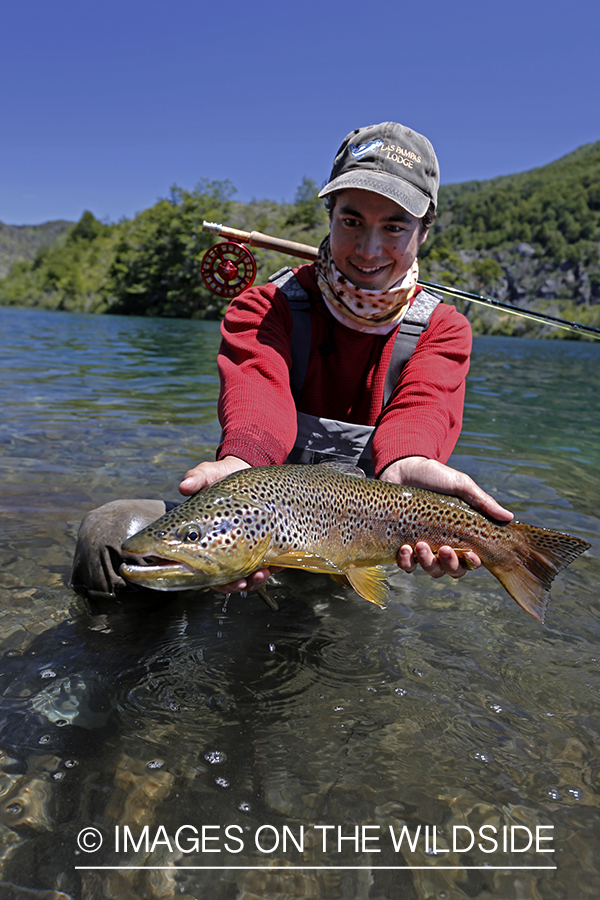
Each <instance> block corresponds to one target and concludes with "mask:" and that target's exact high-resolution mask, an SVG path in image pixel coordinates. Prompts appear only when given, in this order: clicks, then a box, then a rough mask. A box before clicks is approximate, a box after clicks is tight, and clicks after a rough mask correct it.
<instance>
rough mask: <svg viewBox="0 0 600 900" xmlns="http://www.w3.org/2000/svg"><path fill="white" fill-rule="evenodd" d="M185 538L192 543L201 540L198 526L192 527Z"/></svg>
mask: <svg viewBox="0 0 600 900" xmlns="http://www.w3.org/2000/svg"><path fill="white" fill-rule="evenodd" d="M184 540H186V541H188V543H190V544H196V543H197V542H198V541H199V540H200V532H199V531H198V530H197V529H196V528H190V530H189V531H188V532H186V535H185V538H184Z"/></svg>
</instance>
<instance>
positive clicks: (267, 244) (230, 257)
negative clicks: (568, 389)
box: [202, 222, 600, 340]
mask: <svg viewBox="0 0 600 900" xmlns="http://www.w3.org/2000/svg"><path fill="white" fill-rule="evenodd" d="M202 230H203V231H211V232H213V233H214V234H218V235H219V236H220V237H222V238H225V241H226V243H223V244H215V246H214V247H211V248H210V250H209V251H208V253H207V254H206V256H205V257H204V260H208V258H209V256H210V254H211V253H212V254H213V257H212V259H210V262H209V264H208V265H207V268H209V269H210V271H209V272H208V273H207V274H208V278H207V277H205V272H204V268H205V266H204V260H203V263H202V277H203V278H204V281H205V283H206V284H207V286H208V287H209V288H210V289H211V290H213V291H214V292H215V293H218V294H220V296H229V297H233V296H236V294H237V293H239V292H240V291H242V290H244V288H245V287H248V286H249V284H251V283H252V281H253V279H254V275H255V274H256V263H255V261H254V257H253V256H252V254H251V253H250V251H249V250H247V249H246V248H245V247H243V246H241V245H243V244H248V245H249V246H250V247H259V248H261V249H263V250H278V251H279V252H280V253H287V254H289V255H290V256H296V257H299V258H300V259H309V260H314V259H316V258H317V256H318V254H319V250H318V248H317V247H311V246H310V244H300V243H298V242H297V241H286V240H284V239H283V238H276V237H272V236H271V235H269V234H263V233H262V232H260V231H239V230H238V229H237V228H228V227H227V226H226V225H218V224H217V223H216V222H203V223H202ZM218 248H224V249H222V250H219V249H218ZM225 248H226V249H225ZM240 251H242V252H241V253H240ZM244 253H245V254H247V256H248V257H250V259H251V260H252V264H250V262H249V261H248V260H247V259H245V258H244V256H243V254H244ZM252 265H253V267H254V274H253V275H252V278H251V279H250V281H249V282H247V283H244V281H245V279H244V277H243V274H242V275H239V272H240V270H239V267H240V266H242V267H243V268H244V271H245V272H247V274H248V276H250V269H251V268H252ZM209 281H211V282H212V286H211V283H209ZM418 283H419V284H420V285H422V286H423V287H429V288H433V289H434V290H436V291H440V292H441V293H443V294H448V295H449V296H451V297H458V298H459V299H461V300H469V301H471V302H472V303H481V304H482V305H483V306H491V307H492V308H493V309H498V310H502V311H503V312H507V313H510V314H511V315H513V316H521V317H522V318H524V319H531V320H532V321H534V322H542V323H544V324H546V325H552V326H554V327H555V328H565V329H567V330H568V331H574V332H577V333H579V334H587V335H589V336H590V337H592V338H595V339H596V340H600V328H594V327H593V326H592V325H582V324H581V323H580V322H571V321H569V320H568V319H559V318H558V317H557V316H551V315H549V314H548V313H539V312H534V311H533V310H530V309H523V308H522V307H520V306H512V305H511V304H509V303H502V302H501V301H500V300H493V299H492V298H491V297H483V296H482V295H481V294H473V293H471V292H470V291H463V290H461V289H460V288H453V287H446V286H445V285H443V284H435V283H434V282H432V281H422V280H421V279H419V282H418ZM242 284H243V286H240V285H242ZM216 288H220V290H216ZM224 289H227V290H228V293H223V292H222V291H223V290H224Z"/></svg>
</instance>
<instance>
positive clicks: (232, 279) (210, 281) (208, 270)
mask: <svg viewBox="0 0 600 900" xmlns="http://www.w3.org/2000/svg"><path fill="white" fill-rule="evenodd" d="M200 274H201V275H202V280H203V281H204V284H205V285H206V287H207V288H208V289H209V291H212V293H213V294H217V295H218V296H219V297H227V298H228V299H231V298H232V297H237V295H238V294H241V292H242V291H244V290H246V288H247V287H250V285H251V284H252V282H253V281H254V279H255V278H256V260H255V259H254V257H253V256H252V254H251V253H250V251H249V250H248V248H247V247H244V245H243V244H238V243H237V242H235V241H222V242H221V243H220V244H214V246H212V247H211V248H210V250H207V251H206V253H205V254H204V256H203V258H202V263H201V266H200Z"/></svg>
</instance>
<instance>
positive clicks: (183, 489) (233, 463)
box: [179, 456, 250, 497]
mask: <svg viewBox="0 0 600 900" xmlns="http://www.w3.org/2000/svg"><path fill="white" fill-rule="evenodd" d="M249 468H250V465H249V463H247V462H244V460H243V459H238V458H237V456H225V457H223V459H217V460H215V462H201V463H199V464H198V465H197V466H194V468H193V469H188V471H187V472H186V473H185V475H184V476H183V481H182V482H181V484H180V485H179V493H180V494H183V495H184V497H187V496H191V495H192V494H197V493H198V491H200V490H202V488H205V487H208V486H209V484H214V483H215V481H220V480H221V478H225V476H226V475H231V474H232V472H239V470H240V469H249Z"/></svg>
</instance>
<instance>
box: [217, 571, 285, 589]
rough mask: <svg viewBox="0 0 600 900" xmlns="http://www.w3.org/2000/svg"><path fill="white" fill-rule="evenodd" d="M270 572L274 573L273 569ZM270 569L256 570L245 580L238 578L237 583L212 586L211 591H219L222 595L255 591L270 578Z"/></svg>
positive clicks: (231, 582)
mask: <svg viewBox="0 0 600 900" xmlns="http://www.w3.org/2000/svg"><path fill="white" fill-rule="evenodd" d="M272 571H275V569H273V570H272ZM270 576H271V569H258V571H256V572H253V573H252V575H247V576H246V578H238V580H237V581H230V582H229V584H217V585H213V591H220V592H221V593H222V594H234V593H237V592H239V591H255V590H256V589H257V588H258V587H260V586H261V584H264V582H265V581H266V580H267V579H268V578H270Z"/></svg>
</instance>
